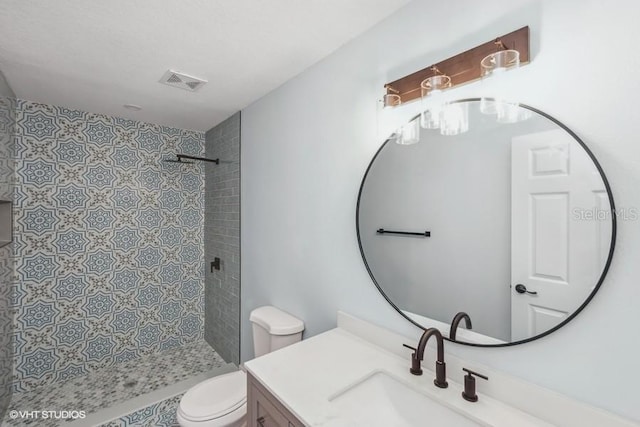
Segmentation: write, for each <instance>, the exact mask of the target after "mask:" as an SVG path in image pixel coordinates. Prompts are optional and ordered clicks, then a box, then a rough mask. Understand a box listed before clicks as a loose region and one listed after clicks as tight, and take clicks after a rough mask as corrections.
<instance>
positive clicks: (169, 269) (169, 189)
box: [0, 101, 239, 425]
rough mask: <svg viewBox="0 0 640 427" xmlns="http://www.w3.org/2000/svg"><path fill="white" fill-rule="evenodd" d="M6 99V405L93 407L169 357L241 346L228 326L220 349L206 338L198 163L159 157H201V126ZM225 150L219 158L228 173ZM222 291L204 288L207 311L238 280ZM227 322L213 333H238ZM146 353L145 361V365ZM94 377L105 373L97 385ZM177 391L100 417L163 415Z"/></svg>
mask: <svg viewBox="0 0 640 427" xmlns="http://www.w3.org/2000/svg"><path fill="white" fill-rule="evenodd" d="M16 107H17V108H16V123H17V126H16V134H15V138H14V139H15V146H16V154H15V166H16V171H17V173H16V178H15V182H16V186H15V191H14V197H13V199H14V235H15V242H14V247H15V278H14V283H13V286H12V289H13V292H12V295H11V302H10V304H11V312H12V313H13V322H12V325H11V327H12V329H13V330H12V335H13V336H12V338H13V361H12V363H13V370H12V372H13V378H12V381H11V383H12V387H11V388H12V391H13V398H12V399H11V405H10V408H9V409H17V410H30V409H31V410H34V409H36V408H41V407H42V405H43V404H45V406H47V405H49V406H51V405H52V406H53V408H51V409H57V410H61V409H71V408H73V409H82V410H85V411H88V412H90V413H92V412H95V411H99V410H102V409H104V406H105V405H107V403H108V405H107V406H109V405H111V404H113V405H117V403H118V402H120V401H126V400H127V399H131V397H132V396H131V393H130V391H131V390H129V391H125V388H126V386H127V384H129V386H131V384H135V386H131V387H133V389H134V394H135V395H139V394H144V393H148V392H149V391H153V390H155V388H162V387H167V386H169V385H171V384H172V383H174V382H175V381H177V380H176V378H175V377H172V376H171V375H167V374H166V373H165V370H164V369H160V368H159V366H164V365H166V366H172V365H176V363H174V362H171V361H172V360H192V361H193V362H194V363H192V364H191V366H192V368H193V366H199V368H196V369H195V370H193V371H189V369H190V368H188V367H187V366H183V365H181V364H179V363H178V364H177V365H178V366H183V369H182V370H180V369H178V372H177V373H175V375H177V376H178V377H180V376H181V375H182V376H184V375H186V376H189V375H197V374H204V373H205V372H210V371H212V370H213V371H215V370H216V369H217V370H220V369H223V370H225V369H226V370H228V369H230V367H229V366H230V365H227V363H226V362H235V363H237V354H238V353H239V350H238V349H237V348H236V349H235V350H232V349H231V348H230V346H229V345H225V344H224V343H226V342H231V343H233V344H235V345H237V342H238V337H233V338H226V341H219V342H220V343H221V344H220V345H221V346H223V347H224V348H223V351H224V352H225V353H226V354H228V355H231V356H226V355H225V359H227V360H226V361H225V359H223V358H222V357H220V356H219V355H218V353H216V351H214V350H212V349H211V347H209V346H208V345H207V344H206V343H205V342H204V319H205V292H204V283H205V269H204V265H205V258H204V255H205V254H204V241H203V229H204V228H205V215H204V211H205V209H204V205H205V202H204V194H205V166H204V165H203V164H201V163H193V164H178V163H170V162H163V159H168V158H172V157H175V154H176V153H182V154H189V155H195V156H203V155H204V154H205V153H204V150H205V134H204V133H202V132H196V131H189V130H181V129H174V128H168V127H163V126H158V125H154V124H149V123H142V122H136V121H131V120H125V119H121V118H116V117H108V116H103V115H99V114H93V113H87V112H82V111H76V110H69V109H66V108H62V107H57V106H51V105H43V104H37V103H33V102H27V101H17V106H16ZM237 132H238V134H239V128H238V129H237ZM207 151H208V153H207V154H210V153H209V149H207ZM237 151H238V152H239V147H237ZM226 154H232V153H230V152H224V151H223V152H222V153H221V154H220V156H221V157H222V156H223V155H226ZM237 160H238V159H237V157H236V158H230V159H228V160H226V166H225V168H226V169H225V170H227V171H230V170H231V171H233V172H234V173H236V174H238V175H239V169H238V168H239V164H238V161H237ZM207 167H210V166H207ZM213 172H214V171H209V170H207V172H206V175H207V176H209V174H210V173H213ZM207 179H208V178H207ZM207 182H209V179H208V181H207ZM211 185H213V184H211ZM223 185H224V184H223ZM236 197H237V198H239V195H237V194H236ZM237 205H238V208H236V212H238V209H239V200H238V201H237ZM238 228H239V227H238ZM236 237H237V235H236ZM214 239H215V238H214ZM232 261H233V262H239V261H238V259H237V258H233V259H232V258H231V257H229V259H228V260H225V262H229V263H230V267H232V264H231V262H232ZM225 277H226V276H225ZM229 277H231V272H230V273H229ZM234 279H235V280H236V281H238V280H239V278H238V277H237V276H234ZM6 288H8V287H6ZM234 289H236V291H234V292H233V293H232V294H231V295H229V296H227V295H224V296H221V297H220V298H214V299H211V298H209V301H208V302H207V304H209V305H211V308H207V312H209V311H211V310H214V309H215V310H218V311H219V310H221V305H220V301H223V300H222V297H224V298H226V299H225V300H224V301H223V303H224V304H227V303H228V304H231V306H230V308H229V310H230V311H231V312H233V310H234V309H233V307H234V306H236V307H237V305H238V300H239V292H238V291H239V283H238V284H236V285H235V288H234ZM229 298H235V299H236V301H235V302H234V300H233V299H229ZM214 304H217V305H216V306H215V307H214V306H213V305H214ZM234 304H235V305H234ZM7 312H8V311H7V310H3V309H2V307H1V306H0V315H3V314H5V313H7ZM235 312H236V313H237V311H235ZM208 317H209V318H215V317H213V316H208ZM238 321H239V319H237V316H236V325H235V326H234V325H233V324H232V322H231V321H229V322H228V324H227V325H226V327H225V331H226V332H223V333H222V335H221V334H220V333H217V336H218V337H220V336H223V335H224V334H229V333H231V334H237V331H238V325H237V322H238ZM210 327H211V328H213V327H215V325H211V326H210ZM218 328H220V329H221V330H222V328H223V325H222V324H219V325H218ZM210 343H211V342H210ZM214 348H215V347H214ZM199 358H203V359H205V362H203V363H199V364H198V363H195V361H196V360H198V359H199ZM149 360H153V363H151V364H149V362H148V361H149ZM145 361H147V362H145ZM145 363H147V365H148V366H151V367H154V366H155V370H154V369H151V371H149V374H148V375H146V376H145V375H141V374H139V372H141V371H144V369H143V366H144V364H145ZM123 367H124V368H123ZM8 369H9V372H11V368H8ZM118 369H120V371H118ZM116 372H118V373H117V374H116ZM126 372H129V373H130V375H129V376H128V375H126ZM220 372H222V371H220ZM92 378H94V379H95V378H103V379H104V378H112V379H113V380H112V381H106V382H105V381H102V383H101V386H102V387H103V388H105V389H102V390H96V387H97V386H96V384H100V381H98V382H96V381H93V382H92V380H91V379H92ZM116 378H117V379H116ZM140 383H142V384H140ZM147 383H148V384H147ZM83 385H84V386H83ZM154 387H155V388H154ZM65 390H66V391H65ZM135 390H137V391H135ZM101 393H106V395H109V396H111V400H109V399H106V398H104V396H103V397H100V396H102V395H101ZM178 395H179V394H178ZM178 395H176V394H174V395H173V396H172V397H170V398H169V399H161V400H159V401H157V402H155V403H153V404H151V405H147V406H145V407H141V408H139V410H138V411H134V412H131V413H130V414H129V415H128V417H129V418H126V417H122V418H119V419H115V420H114V421H112V422H111V424H109V425H139V422H140V423H142V421H140V420H141V418H140V417H141V416H143V415H145V414H146V415H145V417H146V418H145V419H146V421H144V422H145V423H146V422H148V423H151V424H149V425H161V424H162V425H164V424H163V423H164V422H165V421H166V420H168V419H170V418H171V416H170V415H167V414H169V413H171V411H172V410H173V411H175V405H176V404H177V401H176V396H178ZM69 399H71V400H69ZM96 399H97V400H99V401H101V402H103V403H102V404H101V406H100V407H96V406H95V400H96ZM7 400H8V399H7ZM92 402H93V403H92ZM104 402H107V403H104ZM61 405H63V406H64V407H59V406H61ZM168 408H173V409H168ZM140 411H142V412H140ZM136 414H137V415H136ZM163 414H164V415H163ZM122 415H125V414H124V413H123V414H122ZM154 417H155V418H154ZM143 418H144V417H143ZM161 419H162V420H164V421H162V423H161V422H160V421H161ZM165 419H166V420H165ZM133 420H138V421H133ZM152 420H155V421H152ZM172 420H173V419H172ZM6 422H8V423H9V425H22V424H29V422H28V421H25V420H19V421H11V420H9V419H6ZM167 422H168V424H167V425H171V423H172V422H174V421H167ZM38 425H45V424H43V423H42V422H40V423H38ZM51 425H55V424H51Z"/></svg>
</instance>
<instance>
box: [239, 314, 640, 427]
mask: <svg viewBox="0 0 640 427" xmlns="http://www.w3.org/2000/svg"><path fill="white" fill-rule="evenodd" d="M417 338H418V337H415V339H413V340H412V339H410V338H406V337H403V336H401V335H398V334H395V333H393V332H390V331H388V330H386V329H384V328H381V327H379V326H376V325H373V324H371V323H368V322H365V321H363V320H360V319H358V318H356V317H353V316H350V315H348V314H346V313H342V312H339V313H338V327H337V328H335V329H332V330H330V331H328V332H325V333H323V334H320V335H317V336H315V337H312V338H309V339H305V340H303V341H302V342H300V343H297V344H295V345H292V346H289V347H286V348H283V349H281V350H278V351H276V352H273V353H270V354H267V355H265V356H262V357H259V358H257V359H254V360H251V361H248V362H246V363H245V365H244V366H245V368H246V370H247V371H248V372H249V373H250V374H252V375H253V376H254V377H255V378H256V380H258V381H259V382H260V383H261V384H262V385H264V387H265V388H266V389H267V390H269V391H270V392H271V393H272V394H273V395H274V396H275V397H276V398H278V400H280V402H281V403H282V404H283V405H284V406H285V407H286V408H287V409H288V410H289V411H290V412H291V413H292V414H294V415H295V416H296V417H297V418H298V419H299V420H300V421H301V422H303V423H304V424H305V425H308V426H326V427H347V426H349V427H354V426H357V425H371V424H370V421H365V419H366V415H367V411H370V412H373V413H374V414H382V415H387V416H388V415H389V414H392V416H393V414H394V412H393V411H387V412H385V411H384V410H380V406H381V405H385V404H386V403H381V402H387V401H390V402H393V404H396V407H395V408H394V410H395V414H400V413H402V411H403V408H404V409H406V410H409V411H411V410H412V409H413V408H414V407H416V406H422V405H421V404H417V403H420V402H424V403H425V405H427V406H429V405H431V407H432V408H434V409H443V408H444V410H442V411H435V412H439V413H441V414H445V415H446V414H451V413H452V411H453V412H456V413H457V414H453V415H454V416H458V414H460V415H463V416H464V417H466V418H467V420H470V421H471V425H480V426H485V427H486V426H496V427H498V426H508V427H514V426H518V427H528V426H538V427H543V426H562V427H578V426H579V427H596V426H597V427H601V426H605V425H606V426H607V427H631V426H636V427H638V426H639V424H638V423H635V422H633V421H630V420H626V419H623V418H621V417H619V416H617V415H615V414H611V413H609V412H607V411H604V410H602V409H600V408H596V407H593V406H589V405H587V404H584V403H582V402H579V401H576V400H573V399H571V398H569V397H567V396H564V395H561V394H558V393H556V392H553V391H551V390H547V389H544V388H542V387H539V386H536V385H534V384H530V383H527V382H525V381H522V380H520V379H518V378H514V377H511V376H507V375H506V374H503V373H501V372H498V371H495V370H491V369H489V368H487V367H482V366H477V365H475V364H474V363H471V362H465V361H462V360H461V359H459V358H456V357H455V356H451V355H447V358H446V361H447V380H448V382H449V387H448V388H446V389H439V388H437V387H435V386H434V384H433V379H434V377H435V374H434V373H433V371H432V370H433V369H434V361H435V358H434V349H433V348H428V349H427V352H426V353H425V361H424V362H423V369H424V374H423V375H422V376H414V375H411V374H410V373H409V365H410V362H409V356H410V353H411V351H410V350H408V349H405V348H403V347H402V344H403V343H409V344H415V343H414V341H417ZM445 350H446V345H445ZM462 367H467V368H470V369H474V370H477V371H478V372H481V373H484V374H486V375H488V376H489V381H488V382H483V381H482V380H478V381H477V390H478V396H479V401H478V402H476V403H470V402H467V401H466V400H464V399H462V397H461V391H462V385H461V384H462V382H463V372H462ZM371 378H373V380H372V381H371V382H370V383H367V386H365V387H362V388H360V389H358V391H357V392H356V393H354V394H352V395H350V397H349V398H346V399H342V398H340V399H338V397H340V396H342V395H344V394H345V390H350V389H355V388H357V387H358V384H362V383H365V382H367V381H368V379H371ZM387 387H391V388H394V387H395V389H396V390H397V391H398V393H399V394H402V393H406V396H407V397H408V398H410V399H408V400H411V399H413V400H411V402H413V403H406V402H404V400H403V399H400V402H399V404H397V403H398V402H397V401H398V399H394V397H393V396H392V397H391V398H389V396H387V397H384V398H380V399H363V398H362V397H361V396H374V397H379V396H377V395H375V394H374V395H371V394H366V393H379V394H384V393H386V392H387V391H386V390H385V388H387ZM372 390H373V391H372ZM379 390H382V391H381V392H379ZM406 390H411V391H410V392H406ZM414 392H417V393H414ZM363 393H364V394H363ZM386 394H389V393H388V392H387V393H386ZM420 399H426V400H428V402H427V401H422V400H420ZM337 400H341V404H336V401H337ZM362 400H364V401H362ZM361 401H362V402H361ZM345 402H346V404H345ZM434 403H435V405H438V406H439V408H435V406H434ZM360 404H361V405H362V406H361V407H360V408H358V409H357V410H353V408H352V407H353V406H358V405H360ZM376 405H377V406H376ZM372 407H373V409H371V408H372ZM358 411H360V412H358ZM422 413H424V414H432V413H433V412H430V411H424V410H423V411H422ZM354 414H355V415H358V414H362V420H363V421H362V424H359V422H360V418H358V421H356V422H354ZM532 414H535V416H534V415H532ZM425 418H428V417H425ZM370 419H371V417H370ZM413 419H414V420H415V414H414V418H413ZM449 419H453V418H451V417H449ZM438 421H440V422H438ZM465 423H466V421H465ZM373 424H374V425H382V424H381V423H380V422H377V421H376V422H374V423H373ZM397 425H403V426H412V425H420V426H429V425H438V426H446V425H456V423H455V422H451V421H449V422H442V419H440V420H437V419H425V420H421V422H420V423H419V424H416V423H415V421H407V420H402V421H401V422H399V423H397ZM465 425H466V424H465Z"/></svg>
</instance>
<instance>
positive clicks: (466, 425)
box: [329, 371, 489, 427]
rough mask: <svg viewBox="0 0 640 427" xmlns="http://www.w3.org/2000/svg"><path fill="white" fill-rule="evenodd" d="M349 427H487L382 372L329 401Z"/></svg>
mask: <svg viewBox="0 0 640 427" xmlns="http://www.w3.org/2000/svg"><path fill="white" fill-rule="evenodd" d="M329 401H330V402H331V405H332V406H333V407H334V408H335V409H336V411H337V413H339V414H340V418H344V419H345V420H346V419H348V420H349V421H350V422H351V423H352V424H351V425H359V426H360V425H361V426H368V427H376V426H380V427H388V426H394V427H410V426H416V427H418V426H420V427H424V426H431V425H433V426H452V427H478V426H483V427H489V426H488V424H485V423H482V422H478V421H474V420H472V419H470V418H469V417H468V416H466V415H464V414H462V413H460V412H458V411H457V410H456V409H453V408H450V407H448V406H446V404H445V403H441V402H439V401H437V400H435V399H434V398H432V397H429V396H428V395H426V394H424V393H422V392H420V391H419V390H417V389H414V388H413V387H412V386H410V385H407V384H405V383H404V382H402V381H401V380H399V379H396V378H395V377H393V376H392V375H390V374H388V373H387V372H384V371H375V372H372V373H371V374H369V375H368V376H366V377H365V378H363V379H362V380H360V381H358V382H357V383H355V384H353V385H351V386H349V387H347V388H345V389H343V390H341V391H339V392H338V393H336V394H335V395H333V396H331V397H330V398H329Z"/></svg>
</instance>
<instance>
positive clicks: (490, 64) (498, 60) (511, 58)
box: [480, 49, 520, 76]
mask: <svg viewBox="0 0 640 427" xmlns="http://www.w3.org/2000/svg"><path fill="white" fill-rule="evenodd" d="M480 66H481V67H482V75H483V76H488V75H495V74H499V73H503V72H505V71H507V70H509V69H512V68H518V67H519V66H520V52H518V51H517V50H513V49H507V50H501V51H498V52H495V53H492V54H490V55H487V56H485V57H484V58H483V59H482V61H480Z"/></svg>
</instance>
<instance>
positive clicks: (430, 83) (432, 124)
mask: <svg viewBox="0 0 640 427" xmlns="http://www.w3.org/2000/svg"><path fill="white" fill-rule="evenodd" d="M449 87H451V78H450V77H449V76H445V75H443V74H440V75H437V76H431V77H429V78H427V79H425V80H423V81H422V83H420V90H421V95H422V102H423V112H422V114H421V115H420V126H422V127H423V128H424V129H438V128H440V118H441V116H442V108H443V106H444V104H445V99H444V95H443V93H442V91H443V90H444V89H447V88H449ZM427 104H429V106H428V107H427V106H426V105H427Z"/></svg>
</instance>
